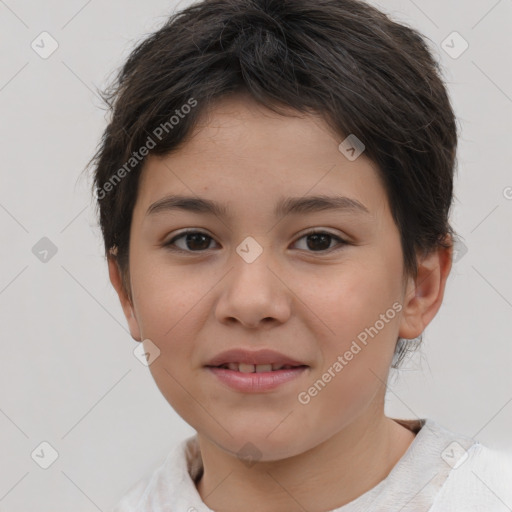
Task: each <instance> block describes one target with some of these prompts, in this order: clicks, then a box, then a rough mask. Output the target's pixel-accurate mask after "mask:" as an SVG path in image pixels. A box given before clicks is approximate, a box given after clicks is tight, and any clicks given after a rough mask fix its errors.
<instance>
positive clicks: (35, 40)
mask: <svg viewBox="0 0 512 512" xmlns="http://www.w3.org/2000/svg"><path fill="white" fill-rule="evenodd" d="M189 3H190V2H188V1H187V2H185V1H183V2H180V3H178V2H174V1H170V0H145V1H144V2H142V1H138V2H135V1H126V0H125V1H121V0H110V1H108V2H107V1H100V0H89V1H88V2H87V1H84V0H67V1H64V0H51V1H50V0H47V1H46V2H35V1H32V2H27V1H21V0H5V1H0V34H1V41H2V44H1V45H0V59H1V65H0V109H1V125H0V129H1V132H0V144H1V153H0V154H1V157H2V158H1V166H0V176H1V181H0V184H1V186H0V229H1V231H0V233H1V243H0V261H1V267H0V315H1V317H0V325H1V354H2V355H1V358H0V361H1V362H0V365H1V370H0V390H1V391H0V443H1V451H2V457H1V459H2V460H1V464H0V510H5V511H9V512H22V511H23V512H26V511H27V510H34V511H35V510H37V511H38V512H50V511H52V512H60V511H69V510H73V511H74V512H80V511H84V512H85V511H96V510H102V511H108V510H109V509H110V508H111V507H112V506H113V505H114V504H115V503H116V502H117V501H118V499H119V498H120V496H121V495H122V494H124V493H125V492H126V490H127V489H128V487H130V486H131V485H132V484H133V483H134V482H135V481H137V480H138V479H140V478H141V477H142V476H143V475H144V474H145V473H147V472H148V471H150V470H151V469H152V468H154V467H155V466H156V465H157V464H159V463H160V462H161V461H163V459H164V458H165V456H166V455H167V453H168V452H169V450H170V449H171V448H172V447H173V446H174V445H175V444H176V443H178V442H179V441H180V440H181V439H183V438H184V437H186V436H189V435H191V434H193V432H194V431H193V429H192V428H191V427H190V426H189V425H187V424H186V423H185V422H184V421H183V420H182V419H181V418H180V417H179V416H178V415H177V414H176V413H175V412H174V411H173V410H172V408H171V407H170V406H169V405H168V404H167V402H166V401H165V400H164V398H163V397H162V396H161V394H160V392H159V390H158V389H157V387H156V385H155V383H154V381H153V379H152V377H151V375H150V373H149V370H148V368H147V367H146V366H144V365H143V364H141V362H140V361H139V360H138V359H137V358H136V357H135V356H134V354H133V350H134V349H135V348H136V346H137V343H136V342H135V341H133V340H132V338H131V336H130V335H129V332H128V327H127V325H126V321H125V318H124V316H123V313H122V310H121V307H120V304H119V302H118V298H117V295H115V291H114V289H113V288H112V286H111V285H110V282H109V280H108V273H107V266H106V263H105V260H104V256H103V253H102V241H101V237H100V230H99V227H98V225H97V221H96V218H95V216H94V209H93V202H92V198H91V195H90V188H89V186H90V182H89V181H87V179H79V177H80V173H81V172H82V170H83V168H84V166H85V165H86V163H87V162H88V160H89V159H90V158H91V156H92V155H93V153H94V150H95V148H96V144H97V143H98V141H99V139H100V136H101V134H102V132H103V129H104V127H105V124H106V120H105V113H104V111H103V110H102V108H101V107H102V106H103V105H102V103H101V101H100V100H99V98H98V97H97V95H96V94H95V91H96V87H100V88H101V87H103V86H104V85H105V84H106V83H107V82H108V81H109V79H110V78H111V76H112V72H113V71H114V70H116V69H117V68H118V66H119V65H121V64H122V63H123V62H124V59H125V58H126V57H127V56H128V54H129V52H130V51H131V49H132V48H133V47H134V45H135V44H136V43H137V42H138V41H140V40H141V38H143V37H144V36H145V35H147V34H149V33H150V32H152V31H153V30H155V29H157V28H158V27H160V26H161V25H162V23H163V22H164V21H165V19H166V18H167V16H168V15H169V14H170V13H171V12H173V11H174V10H175V9H177V8H181V7H184V6H186V5H188V4H189ZM375 5H377V6H378V7H380V8H381V9H382V10H384V11H385V12H388V13H390V14H391V15H392V16H393V17H394V18H395V19H397V20H399V21H403V22H405V23H407V24H410V25H411V26H413V27H415V28H417V29H419V30H420V31H421V32H422V33H423V34H425V35H426V36H427V37H428V38H429V39H430V40H431V46H432V48H433V51H434V54H435V55H436V57H437V58H438V59H439V60H440V61H441V64H442V66H443V69H444V77H445V80H446V81H447V83H448V87H449V92H450V95H451V98H452V101H453V105H454V108H455V111H456V114H457V117H458V122H459V125H460V128H461V138H460V141H459V153H458V162H459V165H458V171H457V172H458V174H457V178H456V189H455V196H456V199H455V204H454V209H453V214H452V223H453V225H454V227H455V229H456V230H457V232H458V233H459V234H460V235H461V237H462V240H463V243H464V245H460V246H459V249H460V251H459V254H458V260H457V261H456V263H455V264H454V266H453V270H452V274H451V276H450V278H449V281H448V285H447V290H446V296H445V300H444V304H443V306H442V308H441V310H440V312H439V313H438V315H437V317H436V318H435V319H434V321H433V322H432V323H431V325H430V326H429V327H428V328H427V329H426V332H425V335H424V344H423V347H422V348H421V349H420V350H419V351H418V352H417V353H416V355H415V356H414V357H413V358H412V359H410V360H409V361H408V362H407V363H406V364H405V365H404V367H403V369H402V370H400V371H398V372H393V375H392V376H391V378H390V380H389V389H388V393H387V403H386V412H387V414H388V415H389V416H392V417H398V418H416V417H429V418H433V419H434V420H436V421H437V422H439V423H440V424H442V425H443V426H445V427H447V428H449V429H451V430H454V431H457V432H460V433H463V434H466V435H469V436H475V437H476V438H477V439H479V440H480V441H481V442H482V443H484V444H486V445H488V446H490V447H494V448H500V449H506V450H512V438H511V436H510V432H511V431H512V429H511V426H512V371H511V366H512V365H511V362H512V361H511V359H512V357H511V354H512V337H511V335H510V326H511V319H512V272H511V271H510V262H511V261H512V229H511V227H512V226H511V219H512V173H511V171H510V169H511V167H510V162H511V161H512V140H511V132H512V130H511V120H512V67H511V66H510V57H509V54H508V52H509V49H510V48H511V33H512V30H511V28H512V2H511V1H510V0H501V1H497V0H479V1H470V2H468V1H463V0H457V1H449V2H446V0H429V1H428V2H427V1H424V0H415V1H412V0H381V1H380V2H375ZM455 32H456V33H455ZM42 39H43V40H44V42H43V43H41V40H42ZM42 443H45V444H42ZM46 443H47V444H46ZM43 454H44V456H43ZM53 459H55V460H53ZM51 462H52V463H51ZM49 463H51V465H50V466H49V467H48V468H47V469H44V467H42V466H44V465H46V464H49Z"/></svg>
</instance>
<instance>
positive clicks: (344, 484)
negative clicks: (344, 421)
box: [197, 411, 415, 512]
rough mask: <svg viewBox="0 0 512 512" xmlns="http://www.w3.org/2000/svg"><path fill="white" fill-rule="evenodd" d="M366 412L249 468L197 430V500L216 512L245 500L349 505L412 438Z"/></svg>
mask: <svg viewBox="0 0 512 512" xmlns="http://www.w3.org/2000/svg"><path fill="white" fill-rule="evenodd" d="M369 414H370V411H368V412H367V413H366V414H363V415H362V416H360V417H359V418H358V419H356V420H355V421H354V422H352V423H351V424H350V425H348V426H346V427H344V428H343V429H342V430H341V431H339V432H338V433H337V434H335V435H334V436H332V437H331V438H329V439H327V440H326V441H324V442H323V443H321V444H319V445H317V446H315V447H314V448H312V449H310V450H307V451H305V452H303V453H300V454H298V455H295V456H293V457H289V458H286V459H282V460H277V461H264V462H257V463H256V464H254V465H252V466H250V467H248V466H246V465H244V464H243V463H242V462H241V461H240V460H238V459H236V458H234V457H233V456H231V455H229V454H227V453H226V452H224V451H223V450H221V449H220V448H219V447H218V446H217V445H215V444H213V443H212V442H211V441H209V440H208V439H207V438H205V437H203V436H202V435H200V434H198V439H199V444H200V449H201V455H202V458H203V465H204V471H203V476H202V478H201V480H200V481H199V482H198V484H197V490H198V492H199V494H200V496H201V499H202V500H203V502H204V503H205V504H206V505H207V506H208V507H209V508H211V509H213V510H216V511H218V512H235V511H236V512H238V511H239V510H240V508H244V507H245V506H246V504H247V503H253V504H254V503H257V504H258V506H257V509H258V510H260V511H262V512H281V511H282V510H287V511H289V512H303V511H304V510H308V511H309V512H325V511H326V510H332V509H335V508H339V507H341V506H343V505H346V504H347V503H350V502H351V501H353V500H354V499H356V498H358V497H359V496H361V495H362V494H364V493H365V492H367V491H369V490H370V489H372V488H373V487H375V486H376V485H377V484H378V483H379V482H381V481H382V480H383V479H384V478H386V476H387V475H388V474H389V473H390V471H391V470H392V469H393V467H394V466H395V464H396V463H397V462H398V460H399V459H400V458H401V457H402V456H403V455H404V453H405V452H406V451H407V448H408V447H409V446H410V444H411V443H412V441H413V440H414V437H415V434H414V433H412V432H411V431H410V430H408V429H406V428H405V427H403V426H401V425H400V424H398V423H397V422H395V421H393V420H392V419H390V418H387V417H386V416H384V414H383V413H381V414H380V415H379V416H377V417H375V416H374V417H370V418H369V417H368V415H369Z"/></svg>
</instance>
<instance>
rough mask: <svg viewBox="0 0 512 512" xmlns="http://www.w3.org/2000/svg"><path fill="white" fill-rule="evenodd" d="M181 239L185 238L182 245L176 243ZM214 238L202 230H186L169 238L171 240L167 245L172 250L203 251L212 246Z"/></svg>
mask: <svg viewBox="0 0 512 512" xmlns="http://www.w3.org/2000/svg"><path fill="white" fill-rule="evenodd" d="M181 239H183V242H182V243H181V246H180V245H178V244H176V242H177V241H178V240H180V241H181ZM212 240H213V238H212V237H211V236H209V235H207V234H206V233H203V232H202V231H186V232H184V233H181V234H180V235H178V236H175V237H174V238H173V239H171V240H169V242H167V243H166V244H165V247H167V248H169V249H171V250H181V251H184V252H202V251H206V250H208V249H209V248H210V243H211V241H212ZM174 246H176V247H177V248H175V247H174Z"/></svg>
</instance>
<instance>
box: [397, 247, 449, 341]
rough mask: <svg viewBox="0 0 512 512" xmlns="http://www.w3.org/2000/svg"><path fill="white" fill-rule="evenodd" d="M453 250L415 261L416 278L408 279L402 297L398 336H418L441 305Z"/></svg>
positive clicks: (429, 255) (439, 250)
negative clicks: (416, 264)
mask: <svg viewBox="0 0 512 512" xmlns="http://www.w3.org/2000/svg"><path fill="white" fill-rule="evenodd" d="M452 252H453V249H452V247H450V248H444V247H439V248H438V249H436V250H435V251H432V252H431V253H429V254H428V255H426V256H424V257H421V258H418V274H417V276H416V278H415V279H414V278H412V277H410V278H409V281H408V283H407V289H406V293H405V297H404V304H403V310H402V319H401V324H400V331H399V336H400V337H401V338H405V339H414V338H417V337H418V336H420V335H421V333H422V332H423V331H424V330H425V328H426V327H427V325H428V324H429V323H430V322H431V321H432V319H433V318H434V317H435V315H436V314H437V312H438V311H439V308H440V307H441V304H442V302H443V297H444V290H445V286H446V281H447V279H448V275H449V274H450V270H451V266H452Z"/></svg>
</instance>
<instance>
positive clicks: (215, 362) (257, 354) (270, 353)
mask: <svg viewBox="0 0 512 512" xmlns="http://www.w3.org/2000/svg"><path fill="white" fill-rule="evenodd" d="M226 363H244V364H254V365H257V364H280V365H283V366H284V365H290V366H307V365H306V364H305V363H301V362H300V361H296V360H295V359H292V358H290V357H288V356H286V355H284V354H281V353H279V352H276V351H275V350H269V349H265V350H258V351H251V350H245V349H242V348H236V349H232V350H227V351H225V352H221V353H220V354H217V355H216V356H215V357H214V358H213V359H211V360H210V361H208V363H206V365H205V366H221V365H223V364H226Z"/></svg>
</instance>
